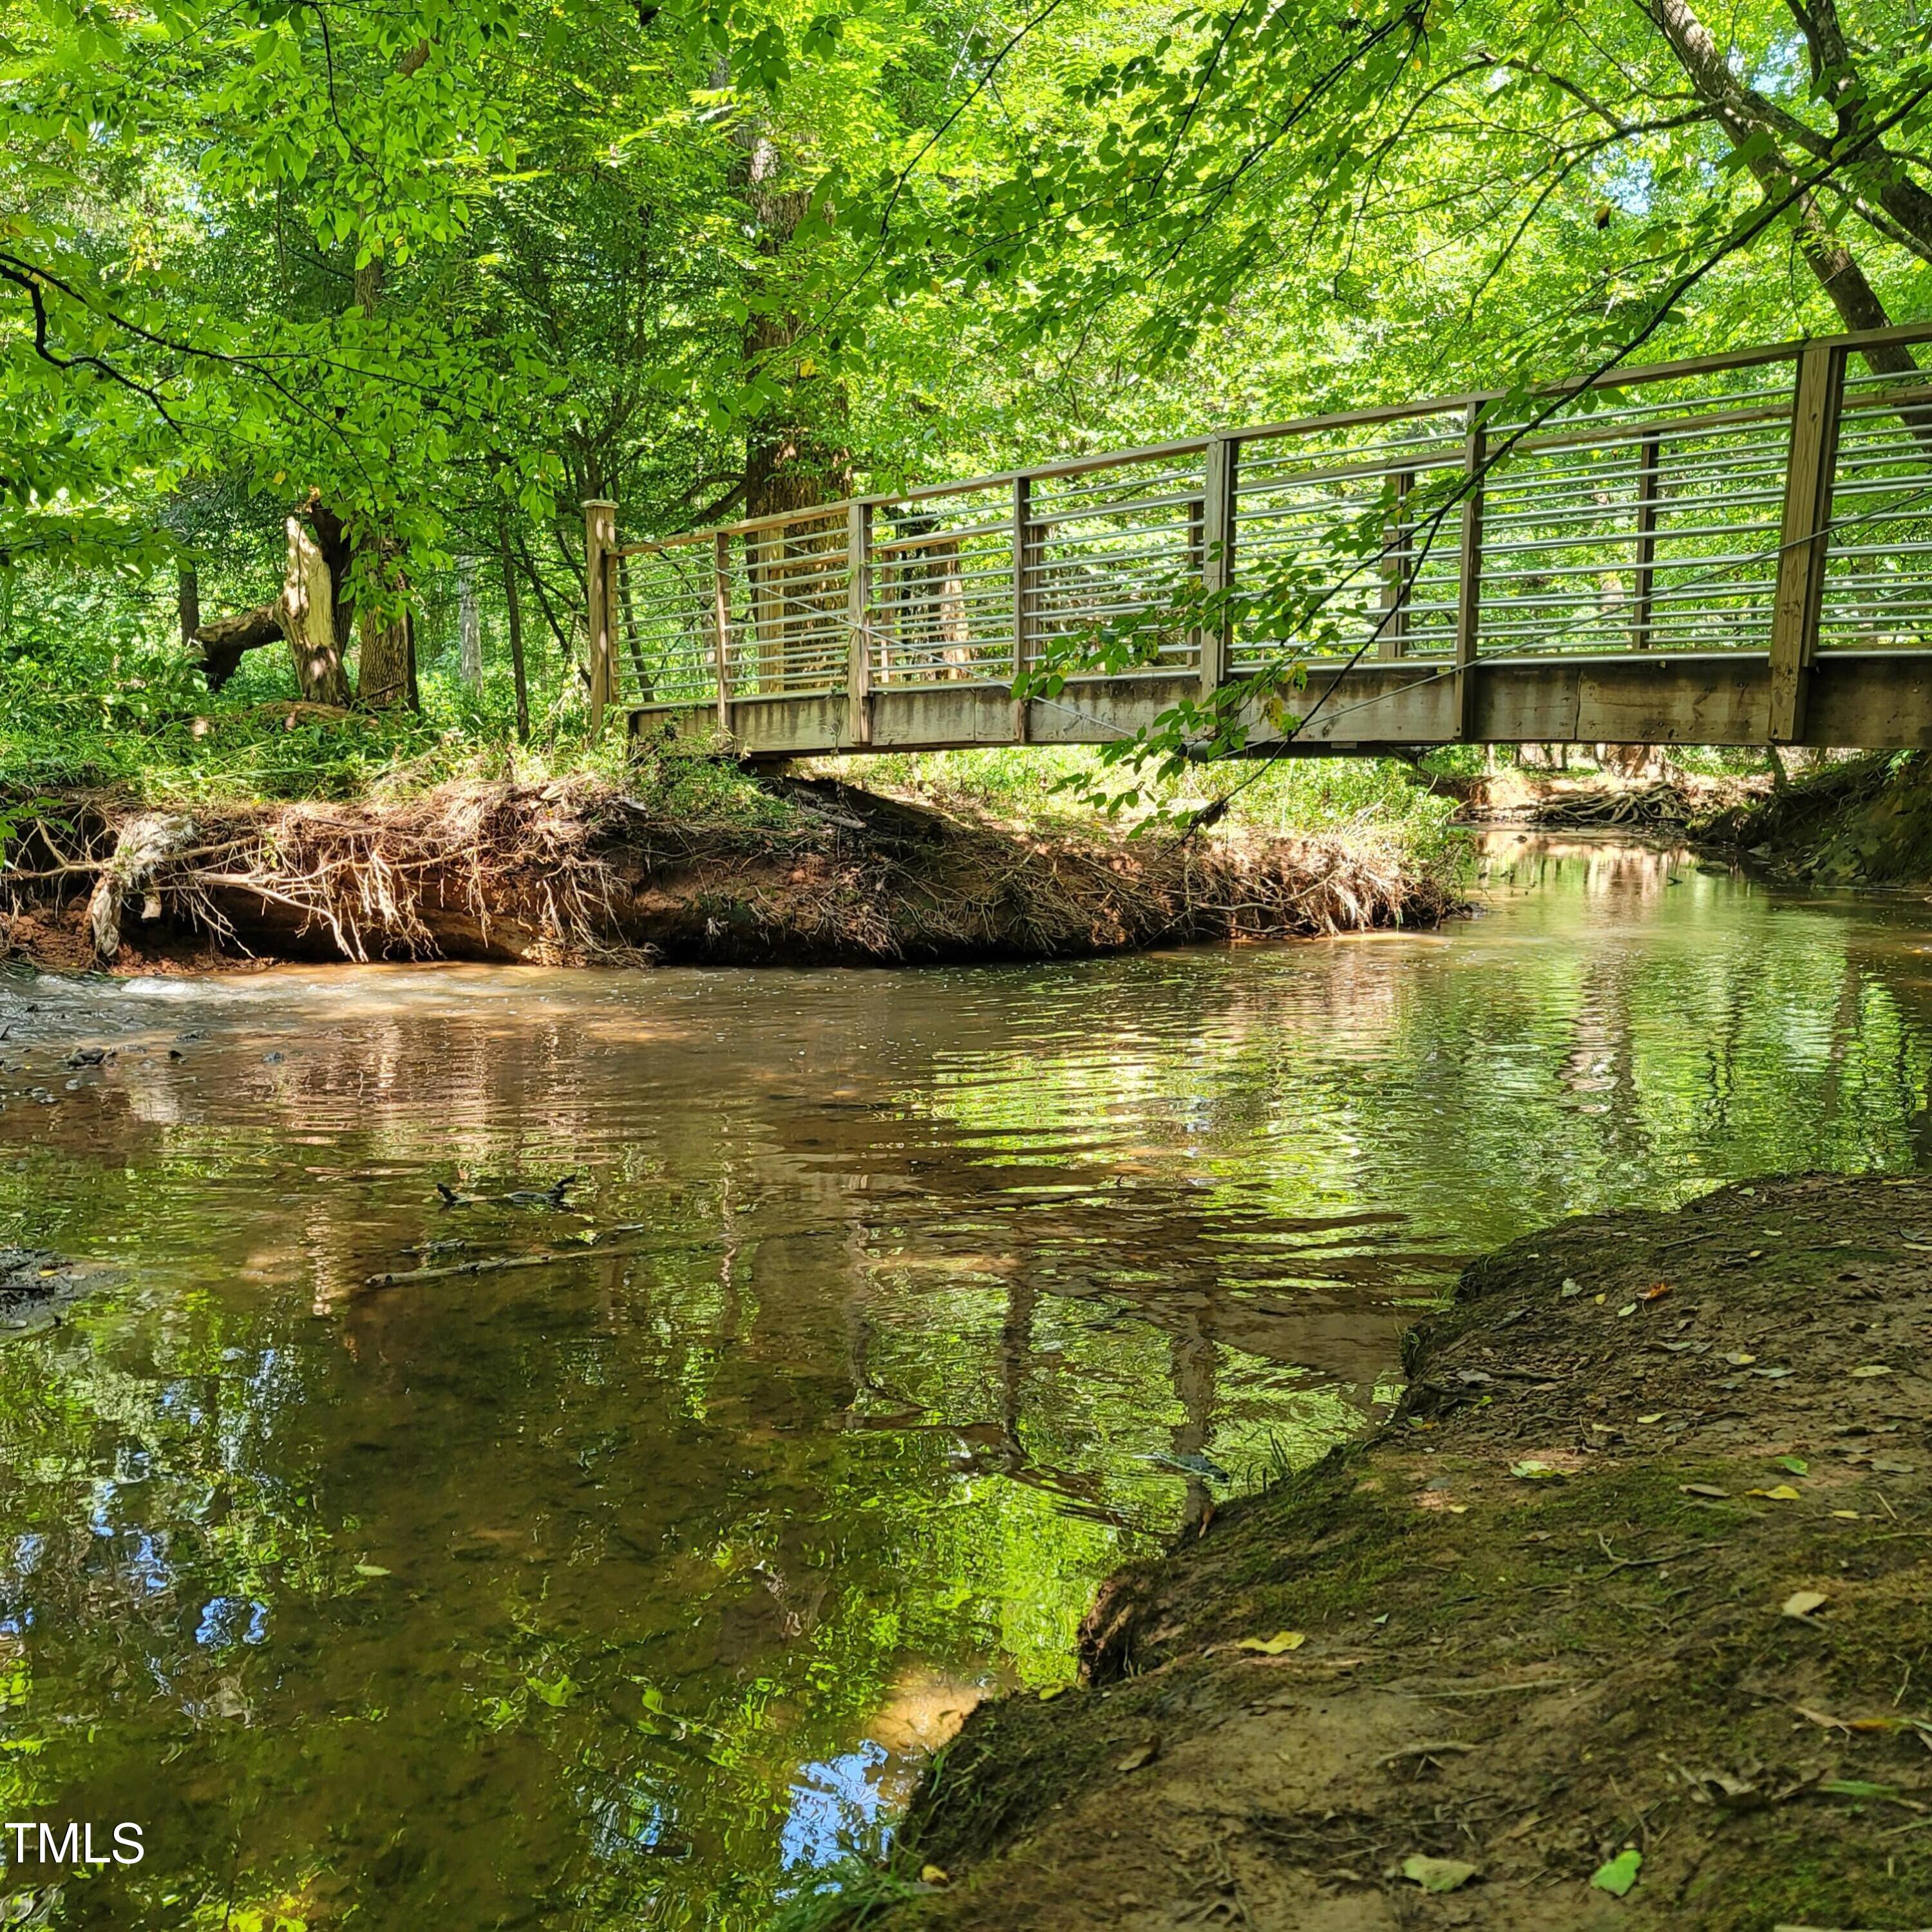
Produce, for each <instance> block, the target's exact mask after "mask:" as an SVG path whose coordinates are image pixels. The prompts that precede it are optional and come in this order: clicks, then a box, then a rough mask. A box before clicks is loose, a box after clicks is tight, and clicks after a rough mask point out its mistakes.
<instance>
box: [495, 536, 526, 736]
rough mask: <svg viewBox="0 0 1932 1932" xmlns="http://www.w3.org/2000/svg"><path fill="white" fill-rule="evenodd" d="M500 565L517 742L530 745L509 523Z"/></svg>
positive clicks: (520, 608) (519, 608)
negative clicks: (507, 616)
mask: <svg viewBox="0 0 1932 1932" xmlns="http://www.w3.org/2000/svg"><path fill="white" fill-rule="evenodd" d="M500 528H501V535H502V563H503V607H504V608H505V610H507V611H508V613H509V618H510V674H511V676H512V677H513V678H514V679H515V680H516V685H517V743H518V744H520V745H527V744H528V743H529V742H530V688H529V683H528V682H527V681H526V679H525V677H524V675H523V605H522V604H521V602H520V600H519V598H518V597H517V565H516V562H515V559H514V558H512V557H511V555H510V530H509V525H508V523H507V522H506V523H503V524H502V526H500Z"/></svg>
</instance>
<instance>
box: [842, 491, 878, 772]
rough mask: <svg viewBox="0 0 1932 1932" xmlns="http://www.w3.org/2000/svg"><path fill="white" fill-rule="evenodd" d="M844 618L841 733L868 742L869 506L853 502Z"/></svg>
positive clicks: (848, 519)
mask: <svg viewBox="0 0 1932 1932" xmlns="http://www.w3.org/2000/svg"><path fill="white" fill-rule="evenodd" d="M845 583H846V600H847V601H846V612H845V621H846V622H847V625H848V626H849V627H850V634H851V636H850V647H849V649H848V652H847V657H846V660H845V736H846V739H847V742H850V743H851V744H854V745H869V744H870V743H871V742H872V506H871V504H869V503H854V504H853V505H852V506H851V508H850V509H849V510H847V511H846V513H845Z"/></svg>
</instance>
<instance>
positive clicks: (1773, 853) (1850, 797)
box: [1695, 751, 1932, 886]
mask: <svg viewBox="0 0 1932 1932" xmlns="http://www.w3.org/2000/svg"><path fill="white" fill-rule="evenodd" d="M1695 837H1696V839H1697V843H1698V844H1700V846H1703V847H1706V849H1709V850H1719V851H1723V852H1724V853H1727V854H1736V855H1738V856H1742V858H1744V859H1745V860H1746V861H1747V862H1749V863H1750V864H1751V865H1754V866H1755V867H1757V868H1759V869H1760V870H1763V871H1769V872H1772V873H1775V874H1779V875H1781V876H1782V877H1789V878H1801V879H1811V880H1817V882H1819V883H1821V884H1833V885H1873V886H1878V885H1917V884H1922V883H1925V882H1927V880H1932V760H1927V757H1926V756H1925V754H1924V753H1922V752H1918V751H1914V752H1909V753H1906V754H1903V755H1902V756H1901V755H1900V754H1897V753H1895V752H1878V753H1874V754H1871V755H1870V756H1867V757H1861V758H1848V759H1843V760H1840V761H1838V763H1833V764H1829V765H1826V766H1821V767H1820V769H1817V771H1815V772H1811V773H1808V774H1807V775H1805V777H1803V778H1799V779H1796V780H1795V781H1793V783H1791V784H1789V785H1787V786H1786V787H1784V788H1783V789H1782V790H1779V791H1776V792H1774V793H1771V794H1770V795H1769V796H1766V797H1765V798H1763V799H1760V800H1759V801H1757V802H1754V803H1749V804H1744V805H1738V806H1735V807H1733V808H1730V809H1729V810H1727V811H1721V812H1718V813H1717V814H1713V815H1712V816H1710V817H1707V818H1706V819H1705V820H1703V821H1702V822H1701V823H1700V824H1699V825H1698V826H1697V828H1696V831H1695Z"/></svg>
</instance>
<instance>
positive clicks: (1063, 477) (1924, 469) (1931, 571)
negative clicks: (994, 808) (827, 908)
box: [586, 325, 1932, 757]
mask: <svg viewBox="0 0 1932 1932" xmlns="http://www.w3.org/2000/svg"><path fill="white" fill-rule="evenodd" d="M1923 341H1932V325H1919V326H1915V327H1912V328H1906V329H1890V330H1887V331H1885V332H1882V333H1879V334H1876V335H1861V336H1846V337H1840V338H1833V339H1832V340H1829V341H1818V342H1812V343H1805V344H1784V345H1782V346H1780V347H1769V348H1760V349H1752V350H1739V351H1736V352H1734V353H1730V354H1727V355H1722V356H1705V357H1700V358H1699V359H1696V360H1694V361H1690V362H1673V363H1664V364H1661V365H1657V366H1655V367H1654V368H1645V369H1632V370H1625V371H1619V372H1618V373H1617V374H1616V375H1615V376H1614V377H1607V378H1604V379H1602V380H1599V381H1597V382H1595V383H1589V384H1580V385H1573V386H1570V387H1568V388H1567V389H1562V390H1553V391H1551V392H1547V393H1546V394H1544V395H1540V396H1537V397H1533V398H1530V399H1529V400H1528V401H1526V400H1525V399H1523V398H1521V397H1520V396H1519V397H1516V398H1508V397H1503V396H1499V395H1475V396H1469V395H1466V396H1457V397H1450V398H1439V399H1437V400H1435V401H1429V402H1424V403H1415V404H1398V405H1394V406H1391V407H1387V408H1382V409H1375V410H1355V411H1353V412H1351V413H1348V414H1346V415H1341V416H1322V417H1316V418H1312V419H1307V420H1305V421H1303V422H1293V423H1286V424H1280V425H1273V426H1271V427H1268V428H1256V429H1244V430H1235V431H1226V432H1223V433H1217V434H1214V435H1211V436H1203V437H1192V438H1190V439H1187V440H1184V441H1181V442H1177V443H1166V444H1163V445H1161V446H1159V447H1157V448H1154V449H1134V450H1126V451H1121V452H1115V453H1112V454H1110V455H1100V456H1090V457H1083V458H1078V459H1076V460H1070V461H1067V462H1062V463H1049V464H1046V465H1044V466H1042V467H1040V468H1039V469H1031V470H1025V471H1022V472H1019V473H1017V474H1015V475H1004V476H995V477H986V478H978V479H976V480H974V481H970V482H965V483H957V484H938V485H935V486H934V487H931V488H928V489H922V490H913V491H911V492H909V493H907V495H905V496H899V497H877V498H865V499H856V500H854V501H852V502H841V503H834V504H826V505H819V506H817V507H815V508H811V509H809V510H804V511H793V512H791V513H790V514H787V515H784V516H775V517H761V518H758V519H756V520H752V521H750V522H746V523H735V524H732V525H730V526H727V527H724V528H721V529H715V530H707V531H703V532H698V533H696V534H693V535H685V536H676V537H670V538H664V539H661V540H660V541H655V542H649V543H634V544H619V543H618V542H617V541H616V507H615V506H614V505H610V504H607V503H593V504H592V505H588V506H587V508H586V516H587V519H588V523H587V528H588V535H589V565H590V568H589V583H590V598H589V621H590V628H591V636H592V643H593V649H592V673H593V675H592V685H593V689H592V704H593V709H595V711H596V712H597V713H598V716H599V718H601V714H602V712H603V710H604V709H605V708H606V707H607V706H613V705H614V706H620V707H622V708H623V709H625V710H627V711H628V713H629V715H630V717H631V720H632V723H633V727H634V728H638V727H643V728H650V727H661V726H668V727H670V729H671V730H674V731H676V732H679V733H699V732H705V731H708V730H711V729H712V728H713V727H716V726H718V725H721V726H722V727H724V729H725V730H727V731H728V732H729V733H730V735H731V736H732V737H733V739H735V740H736V742H737V743H738V745H739V747H740V748H741V749H742V751H744V752H745V754H748V755H749V756H752V757H784V756H787V755H789V754H794V753H798V754H805V753H811V752H825V751H865V750H874V751H916V750H932V749H939V748H947V747H953V746H959V745H1005V744H1013V743H1022V744H1028V743H1030V744H1038V745H1070V744H1094V743H1102V742H1106V741H1108V740H1109V739H1116V738H1119V737H1121V736H1124V735H1127V734H1129V733H1133V731H1135V730H1138V729H1139V728H1140V727H1142V726H1144V725H1146V724H1148V723H1149V722H1150V721H1152V720H1153V719H1154V718H1156V717H1157V715H1159V714H1160V713H1161V712H1164V711H1166V710H1167V709H1169V708H1170V707H1172V706H1174V705H1175V704H1176V703H1178V702H1179V701H1181V700H1183V699H1184V698H1188V697H1193V698H1197V699H1198V698H1199V697H1201V696H1202V695H1203V694H1205V693H1208V692H1211V691H1214V690H1216V689H1217V688H1222V687H1224V686H1226V685H1235V686H1237V687H1238V686H1239V685H1241V683H1242V682H1244V681H1246V680H1248V679H1252V678H1253V676H1254V675H1255V673H1256V672H1257V671H1259V670H1261V669H1262V667H1264V666H1265V665H1267V664H1269V663H1270V662H1271V661H1277V660H1278V659H1279V658H1280V656H1281V655H1282V654H1283V653H1284V652H1291V651H1292V652H1295V653H1296V654H1298V655H1299V656H1300V657H1301V658H1302V659H1303V660H1304V661H1305V663H1306V665H1307V673H1308V679H1307V690H1306V691H1305V692H1304V693H1302V694H1298V695H1297V696H1295V697H1294V698H1293V699H1292V709H1294V710H1295V712H1299V713H1301V715H1304V717H1305V718H1307V723H1306V724H1305V725H1304V727H1303V728H1302V730H1301V732H1300V733H1299V734H1298V745H1301V746H1303V747H1305V748H1307V749H1308V750H1309V751H1315V752H1319V751H1367V750H1373V749H1376V748H1379V747H1383V746H1388V745H1430V744H1443V743H1450V742H1458V741H1473V742H1484V741H1491V742H1523V741H1526V740H1536V741H1543V742H1563V741H1566V740H1582V741H1585V742H1612V743H1673V742H1676V743H1705V744H1763V743H1765V742H1768V741H1778V742H1799V743H1812V744H1829V745H1868V746H1872V747H1891V746H1904V745H1923V744H1932V379H1927V378H1926V377H1921V376H1919V375H1918V374H1915V372H1910V371H1908V372H1906V373H1905V374H1899V373H1897V372H1895V371H1894V372H1891V373H1881V372H1880V371H1877V370H1875V369H1873V368H1870V366H1869V364H1868V362H1867V359H1866V352H1868V351H1869V352H1873V353H1876V351H1878V350H1879V349H1880V348H1881V347H1883V348H1886V349H1891V350H1898V349H1900V348H1903V347H1905V346H1906V345H1908V344H1912V343H1915V342H1923ZM1883 359H1884V360H1886V361H1895V360H1897V356H1896V355H1894V356H1888V357H1885V358H1883ZM1365 530H1366V531H1367V532H1368V533H1369V534H1368V536H1367V542H1366V544H1364V541H1363V539H1362V537H1361V532H1363V531H1365ZM1311 588H1312V589H1313V590H1315V591H1316V592H1320V593H1322V604H1321V608H1320V611H1319V616H1317V617H1316V619H1315V621H1314V622H1313V625H1304V626H1303V628H1302V631H1301V634H1300V635H1298V637H1296V638H1295V639H1294V640H1292V641H1290V642H1287V643H1284V642H1282V641H1280V640H1277V639H1274V638H1271V637H1266V636H1264V635H1262V634H1260V633H1262V631H1265V630H1266V629H1267V628H1269V627H1268V625H1267V623H1266V622H1265V621H1262V620H1260V619H1256V618H1253V617H1250V616H1246V615H1244V611H1245V610H1248V609H1250V608H1252V604H1250V601H1249V600H1251V599H1255V598H1274V600H1275V601H1276V602H1277V605H1279V604H1280V601H1281V600H1282V599H1283V598H1299V599H1301V600H1303V601H1305V600H1306V598H1307V594H1308V592H1309V591H1310V589H1311ZM1217 593H1218V594H1217ZM1121 625H1127V626H1128V627H1130V630H1131V632H1132V641H1131V649H1130V655H1131V658H1132V668H1130V669H1127V670H1115V671H1113V672H1112V673H1109V674H1094V675H1076V676H1070V677H1069V678H1068V679H1067V682H1066V683H1065V685H1064V688H1061V689H1059V690H1058V691H1057V692H1056V693H1055V694H1054V695H1053V696H1052V697H1046V696H1040V695H1036V696H1034V697H1031V699H1029V700H1027V701H1025V702H1016V700H1015V699H1014V697H1013V682H1014V679H1015V678H1016V676H1017V675H1019V674H1022V673H1026V672H1028V671H1029V670H1034V669H1037V667H1040V666H1041V665H1042V664H1043V663H1046V662H1048V661H1051V660H1052V658H1054V657H1055V655H1056V654H1059V653H1064V652H1067V651H1068V650H1070V649H1076V648H1078V647H1079V646H1082V642H1083V640H1088V639H1091V638H1093V637H1095V636H1096V635H1097V634H1098V633H1099V632H1100V631H1101V630H1103V628H1106V627H1109V626H1114V627H1116V628H1117V631H1118V627H1119V626H1121ZM1265 710H1266V707H1265V706H1262V705H1260V704H1256V705H1254V706H1250V716H1249V718H1248V719H1247V723H1248V726H1249V732H1250V742H1251V743H1252V744H1253V745H1255V746H1256V747H1258V748H1260V747H1265V746H1266V745H1269V744H1270V743H1271V742H1278V741H1279V739H1280V737H1281V736H1282V732H1283V726H1282V725H1281V724H1277V722H1275V721H1272V720H1271V718H1269V717H1268V716H1267V715H1265Z"/></svg>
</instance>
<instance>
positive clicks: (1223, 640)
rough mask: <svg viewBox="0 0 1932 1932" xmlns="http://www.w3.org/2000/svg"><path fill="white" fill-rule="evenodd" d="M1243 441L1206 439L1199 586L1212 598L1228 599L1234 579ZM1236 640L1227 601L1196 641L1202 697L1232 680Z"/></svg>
mask: <svg viewBox="0 0 1932 1932" xmlns="http://www.w3.org/2000/svg"><path fill="white" fill-rule="evenodd" d="M1240 471H1241V445H1240V444H1239V443H1238V442H1237V441H1236V440H1235V438H1234V437H1232V436H1217V437H1211V438H1210V439H1209V441H1208V475H1207V484H1208V494H1207V498H1206V501H1205V503H1204V504H1203V505H1202V519H1201V524H1202V527H1201V535H1202V550H1201V589H1202V594H1203V595H1205V596H1207V597H1209V598H1217V599H1222V600H1225V599H1226V596H1227V594H1228V592H1229V591H1230V590H1231V589H1232V588H1233V587H1234V583H1235V492H1236V489H1237V487H1238V484H1239V481H1240ZM1233 645H1234V626H1233V625H1232V624H1231V623H1229V621H1228V616H1227V610H1226V604H1225V601H1223V602H1221V603H1220V604H1217V609H1216V613H1215V616H1214V622H1211V623H1208V624H1204V625H1202V628H1201V631H1200V633H1199V637H1198V639H1197V640H1196V649H1197V650H1198V651H1199V654H1200V666H1201V701H1202V703H1204V704H1206V703H1211V702H1212V701H1213V700H1214V694H1215V693H1216V692H1217V691H1219V690H1220V688H1221V687H1222V685H1224V684H1226V682H1227V681H1228V659H1229V654H1230V652H1232V649H1233Z"/></svg>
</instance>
